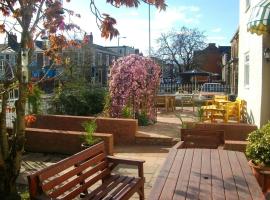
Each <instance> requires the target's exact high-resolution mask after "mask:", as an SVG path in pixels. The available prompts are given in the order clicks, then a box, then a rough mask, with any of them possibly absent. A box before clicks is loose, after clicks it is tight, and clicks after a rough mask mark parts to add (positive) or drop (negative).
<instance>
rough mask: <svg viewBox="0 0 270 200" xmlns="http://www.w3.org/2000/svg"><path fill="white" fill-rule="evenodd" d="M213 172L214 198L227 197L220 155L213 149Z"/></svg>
mask: <svg viewBox="0 0 270 200" xmlns="http://www.w3.org/2000/svg"><path fill="white" fill-rule="evenodd" d="M211 170H212V171H211V173H212V177H211V178H212V179H211V181H212V199H213V200H223V199H225V190H224V183H223V177H222V170H221V165H220V157H219V153H218V151H217V150H214V149H212V150H211Z"/></svg>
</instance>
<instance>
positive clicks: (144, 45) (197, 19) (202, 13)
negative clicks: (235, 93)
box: [64, 0, 239, 55]
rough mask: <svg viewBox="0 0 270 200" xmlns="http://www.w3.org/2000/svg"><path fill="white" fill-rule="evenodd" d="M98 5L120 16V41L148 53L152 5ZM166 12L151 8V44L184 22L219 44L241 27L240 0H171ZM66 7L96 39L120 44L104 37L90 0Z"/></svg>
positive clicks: (75, 1) (103, 1)
mask: <svg viewBox="0 0 270 200" xmlns="http://www.w3.org/2000/svg"><path fill="white" fill-rule="evenodd" d="M95 2H96V5H97V7H98V8H99V9H100V11H101V12H102V13H108V14H110V15H111V16H113V17H115V18H116V19H117V28H118V30H119V31H120V34H121V37H126V38H121V39H120V45H128V46H134V47H135V48H139V49H140V51H142V52H143V53H144V54H145V55H148V5H146V4H144V3H141V7H140V8H138V9H135V8H133V9H130V8H114V7H112V6H111V5H110V4H107V3H106V0H96V1H95ZM166 2H167V4H168V8H167V10H166V11H165V12H163V11H161V12H160V11H158V10H156V9H155V8H154V7H152V8H151V33H152V34H151V38H152V39H151V44H152V46H153V47H154V48H155V47H156V39H157V38H158V37H159V36H160V34H161V33H166V32H168V31H170V30H171V29H172V28H175V29H179V28H180V27H182V26H187V27H189V28H198V29H199V30H201V31H204V32H205V35H206V36H207V38H208V41H207V42H214V43H216V44H217V45H229V43H230V40H231V38H232V36H233V34H234V33H235V31H236V29H237V27H238V21H239V19H238V18H239V17H238V16H239V1H238V0H167V1H166ZM64 7H66V8H69V9H71V10H73V11H74V12H75V13H80V14H81V16H82V17H81V18H80V19H75V21H74V22H75V23H76V24H78V25H79V26H80V27H81V28H82V29H83V30H85V31H87V32H92V33H93V35H94V43H96V44H101V45H104V46H116V45H117V38H115V39H113V40H111V41H110V40H105V39H103V38H101V37H100V31H99V30H98V28H97V26H96V24H95V18H94V17H93V15H92V14H91V13H90V8H89V1H88V0H71V2H70V3H65V0H64Z"/></svg>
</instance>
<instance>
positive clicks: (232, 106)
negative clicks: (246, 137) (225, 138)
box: [224, 101, 241, 123]
mask: <svg viewBox="0 0 270 200" xmlns="http://www.w3.org/2000/svg"><path fill="white" fill-rule="evenodd" d="M224 108H225V111H226V112H225V116H224V117H225V118H224V119H225V122H228V120H229V119H233V120H236V121H237V122H238V123H240V119H241V109H240V103H239V101H234V102H230V103H226V104H225V105H224Z"/></svg>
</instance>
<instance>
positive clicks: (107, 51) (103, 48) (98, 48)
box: [93, 44, 119, 56]
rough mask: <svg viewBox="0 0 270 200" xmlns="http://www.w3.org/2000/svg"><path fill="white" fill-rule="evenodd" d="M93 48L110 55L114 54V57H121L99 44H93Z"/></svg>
mask: <svg viewBox="0 0 270 200" xmlns="http://www.w3.org/2000/svg"><path fill="white" fill-rule="evenodd" d="M93 47H95V49H97V50H100V51H101V52H103V53H109V54H112V55H115V56H119V54H118V53H116V52H114V51H112V50H110V49H108V48H107V47H103V46H100V45H98V44H93Z"/></svg>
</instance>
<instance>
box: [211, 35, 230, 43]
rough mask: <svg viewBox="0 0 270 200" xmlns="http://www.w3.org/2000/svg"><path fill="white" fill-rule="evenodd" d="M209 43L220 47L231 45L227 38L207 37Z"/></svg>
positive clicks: (218, 36)
mask: <svg viewBox="0 0 270 200" xmlns="http://www.w3.org/2000/svg"><path fill="white" fill-rule="evenodd" d="M207 43H216V44H218V45H229V42H228V41H226V37H225V36H220V35H217V36H207Z"/></svg>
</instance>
